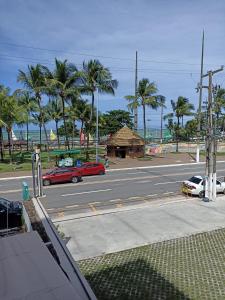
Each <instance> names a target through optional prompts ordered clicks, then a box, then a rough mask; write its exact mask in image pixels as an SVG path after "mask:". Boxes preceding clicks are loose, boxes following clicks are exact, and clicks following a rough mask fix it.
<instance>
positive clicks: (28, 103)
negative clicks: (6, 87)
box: [16, 90, 37, 151]
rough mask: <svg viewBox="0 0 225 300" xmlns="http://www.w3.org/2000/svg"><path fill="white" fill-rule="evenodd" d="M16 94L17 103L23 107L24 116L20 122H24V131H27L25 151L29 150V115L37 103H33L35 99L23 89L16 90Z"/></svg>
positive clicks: (34, 109)
mask: <svg viewBox="0 0 225 300" xmlns="http://www.w3.org/2000/svg"><path fill="white" fill-rule="evenodd" d="M16 96H17V98H18V104H19V105H20V106H21V107H22V108H23V109H24V112H25V118H24V120H23V121H22V123H23V124H24V123H25V124H26V131H27V137H26V140H27V151H28V150H29V123H30V121H31V120H30V116H31V112H34V111H36V110H37V105H36V103H35V99H34V98H33V97H31V94H30V92H28V91H26V90H24V91H22V92H20V93H17V92H16Z"/></svg>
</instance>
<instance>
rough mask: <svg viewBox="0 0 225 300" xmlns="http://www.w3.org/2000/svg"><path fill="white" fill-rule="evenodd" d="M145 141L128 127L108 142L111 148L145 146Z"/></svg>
mask: <svg viewBox="0 0 225 300" xmlns="http://www.w3.org/2000/svg"><path fill="white" fill-rule="evenodd" d="M144 144H145V143H144V140H143V139H142V138H141V137H140V136H139V135H138V134H137V133H136V132H134V131H132V130H131V129H130V128H128V127H123V128H121V129H120V130H119V131H117V132H116V133H115V134H114V135H113V136H112V137H111V138H110V139H109V140H108V141H107V145H109V146H143V145H144Z"/></svg>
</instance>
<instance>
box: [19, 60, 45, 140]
mask: <svg viewBox="0 0 225 300" xmlns="http://www.w3.org/2000/svg"><path fill="white" fill-rule="evenodd" d="M48 76H49V71H48V69H47V68H46V67H44V66H42V65H40V64H37V65H36V66H29V65H28V70H27V72H26V73H25V72H23V71H21V70H19V74H18V77H17V81H19V82H21V83H22V84H23V85H24V88H25V89H26V90H27V91H29V92H30V93H31V96H33V97H34V99H35V101H36V103H37V106H38V109H39V114H40V117H39V118H38V122H39V128H40V138H39V139H40V141H39V142H40V145H41V139H42V138H41V128H42V126H43V127H44V130H45V131H46V128H45V122H44V111H43V106H42V94H43V93H44V92H45V91H46V84H45V78H46V77H48Z"/></svg>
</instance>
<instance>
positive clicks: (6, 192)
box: [0, 188, 22, 194]
mask: <svg viewBox="0 0 225 300" xmlns="http://www.w3.org/2000/svg"><path fill="white" fill-rule="evenodd" d="M18 192H22V188H21V189H19V190H5V191H0V194H8V193H18Z"/></svg>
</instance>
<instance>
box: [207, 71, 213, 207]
mask: <svg viewBox="0 0 225 300" xmlns="http://www.w3.org/2000/svg"><path fill="white" fill-rule="evenodd" d="M208 76H209V89H208V91H209V93H208V109H209V123H208V127H209V137H208V142H209V147H208V149H209V164H208V173H209V179H208V186H209V201H211V200H212V181H213V178H212V171H213V170H212V168H213V155H212V140H213V137H212V135H213V131H212V125H213V122H212V71H209V72H208Z"/></svg>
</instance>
